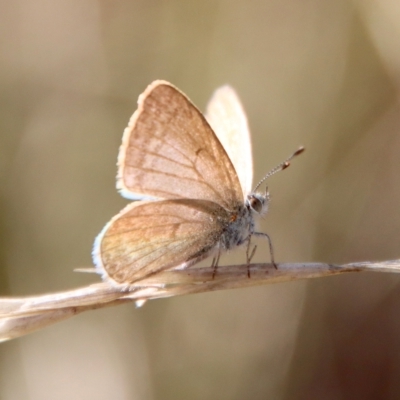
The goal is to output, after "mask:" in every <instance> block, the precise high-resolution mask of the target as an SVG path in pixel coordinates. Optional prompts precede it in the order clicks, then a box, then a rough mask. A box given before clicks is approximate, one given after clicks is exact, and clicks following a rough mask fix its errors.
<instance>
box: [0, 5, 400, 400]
mask: <svg viewBox="0 0 400 400" xmlns="http://www.w3.org/2000/svg"><path fill="white" fill-rule="evenodd" d="M0 8H1V13H0V89H1V90H0V295H1V296H21V295H33V294H42V293H48V292H54V291H60V290H66V289H71V288H76V287H80V286H84V285H87V284H89V283H92V282H98V281H99V278H98V277H97V276H94V275H85V274H79V273H75V272H73V269H74V268H77V267H88V266H91V255H90V254H91V248H92V243H93V240H94V237H95V236H96V235H97V234H98V232H99V231H100V230H101V229H102V227H103V226H104V224H105V223H106V222H107V221H108V220H109V219H110V218H111V217H112V216H113V215H114V214H116V213H117V212H118V211H119V210H120V209H121V208H122V207H123V206H124V205H125V204H127V201H126V200H124V199H123V198H122V197H121V196H119V195H118V193H117V191H116V190H115V175H116V166H115V164H116V160H117V153H118V148H119V145H120V141H121V137H122V132H123V129H124V128H125V126H126V124H127V122H128V120H129V117H130V115H131V114H132V113H133V111H134V110H135V109H136V101H137V97H138V95H139V94H140V93H141V92H142V91H143V90H144V89H145V87H146V86H147V85H148V84H149V83H150V82H151V81H153V80H154V79H166V80H169V81H170V82H172V83H173V84H175V85H176V86H177V87H179V88H180V89H181V90H183V91H184V92H185V93H186V94H187V95H188V96H189V97H190V98H191V99H192V100H193V102H194V103H195V104H196V105H197V106H198V107H199V108H200V109H202V110H204V108H205V105H206V103H207V100H208V99H209V97H210V96H211V94H212V92H213V90H214V89H215V88H216V87H218V86H220V85H223V84H226V83H229V84H231V85H232V86H233V87H235V88H236V90H237V92H238V93H239V95H240V97H241V99H242V102H243V105H244V108H245V110H246V111H247V115H248V119H249V124H250V128H251V131H252V140H253V150H254V162H255V180H256V181H258V180H259V179H260V178H261V177H262V176H263V174H265V173H266V172H267V171H269V170H270V169H271V168H272V167H273V166H275V165H276V164H277V163H279V162H281V161H282V160H283V159H284V158H285V157H286V156H288V155H289V154H290V153H291V152H292V151H294V150H295V149H296V148H297V147H298V145H300V144H301V145H304V146H305V147H306V148H307V151H306V153H305V154H304V155H302V156H301V157H299V158H298V159H296V160H295V162H293V166H292V167H291V168H290V169H288V170H287V171H285V172H283V173H280V174H278V175H276V176H274V177H273V178H271V179H270V180H269V182H268V186H269V189H270V192H271V195H272V201H271V207H270V212H269V214H268V215H267V217H266V218H265V221H263V223H262V227H261V229H262V230H263V231H265V232H268V233H269V234H270V235H271V237H272V239H273V243H274V249H275V254H276V258H277V261H278V262H283V261H297V262H300V261H305V262H307V261H324V262H329V263H343V262H352V261H361V260H389V259H392V258H399V257H400V246H399V237H400V234H399V233H400V214H399V212H398V209H399V203H400V180H399V178H398V177H399V174H400V157H399V152H400V112H399V111H400V105H399V100H398V92H399V87H400V73H399V72H400V51H399V46H400V4H399V3H398V2H396V1H393V0H392V1H391V0H381V1H379V2H375V1H372V0H364V1H345V0H331V1H322V0H319V1H318V0H308V1H301V2H299V1H295V0H264V1H252V2H249V1H244V0H233V1H232V0H230V1H228V0H220V1H209V0H202V1H200V0H198V1H184V0H172V1H157V0H136V1H128V0H117V1H110V0H108V1H107V0H97V1H96V0H87V1H78V0H61V1H57V2H53V1H50V0H37V1H29V0H18V1H13V2H10V1H6V0H1V1H0ZM244 257H245V256H244V250H243V249H239V250H237V251H235V252H234V253H232V254H230V255H229V256H225V257H223V259H222V260H221V264H222V263H226V264H227V263H243V262H244V259H245V258H244ZM257 257H258V258H257V261H263V260H264V261H265V260H266V259H267V260H268V259H269V258H268V257H269V255H268V253H267V252H263V251H262V250H260V251H258V252H257ZM399 285H400V277H398V276H396V275H390V274H372V273H371V274H368V273H364V274H353V275H351V274H349V275H344V276H339V277H331V278H326V279H319V280H315V281H304V282H293V283H283V284H276V285H271V286H264V287H259V288H251V289H242V290H232V291H226V292H219V293H207V294H201V295H193V296H187V297H182V298H172V299H166V300H158V301H151V302H149V303H147V304H146V305H145V306H144V307H143V308H141V309H135V308H134V305H133V304H132V305H125V306H121V307H116V308H110V309H106V310H99V311H95V312H89V313H84V314H81V315H79V316H77V317H75V318H72V319H70V320H67V321H65V322H62V323H59V324H56V325H54V326H51V327H49V328H46V329H44V330H42V331H39V332H36V333H34V334H31V335H29V336H26V337H22V338H20V339H16V340H13V341H10V342H6V343H2V344H1V345H0V398H1V399H5V400H9V399H28V398H29V399H34V400H35V399H40V400H43V399H45V400H46V399H49V400H50V399H60V400H64V399H71V398H74V399H139V400H141V399H178V400H179V399H238V400H239V399H244V398H246V399H355V398H358V399H394V398H399V396H400V379H399V378H400V318H399V315H400V291H399Z"/></svg>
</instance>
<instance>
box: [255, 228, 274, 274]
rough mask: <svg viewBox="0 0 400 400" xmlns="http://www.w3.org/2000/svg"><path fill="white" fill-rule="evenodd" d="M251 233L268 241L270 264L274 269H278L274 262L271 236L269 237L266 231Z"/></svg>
mask: <svg viewBox="0 0 400 400" xmlns="http://www.w3.org/2000/svg"><path fill="white" fill-rule="evenodd" d="M253 235H255V236H261V237H264V238H267V240H268V243H269V254H270V255H271V264H272V265H273V266H274V267H275V269H278V266H277V265H276V263H275V257H274V248H273V246H272V241H271V238H270V237H269V235H268V234H267V233H263V232H254V233H253Z"/></svg>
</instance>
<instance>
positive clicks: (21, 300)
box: [0, 260, 400, 341]
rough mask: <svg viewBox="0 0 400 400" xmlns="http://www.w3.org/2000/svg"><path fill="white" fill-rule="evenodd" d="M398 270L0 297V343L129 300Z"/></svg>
mask: <svg viewBox="0 0 400 400" xmlns="http://www.w3.org/2000/svg"><path fill="white" fill-rule="evenodd" d="M360 271H372V272H400V260H392V261H383V262H356V263H351V264H344V265H332V264H324V263H287V264H278V269H275V268H274V267H272V266H271V265H269V264H252V265H251V266H250V278H249V277H248V267H247V266H246V265H236V266H224V267H218V270H217V274H216V275H215V277H213V276H212V275H213V271H212V269H211V268H207V267H206V268H191V269H185V270H175V271H164V272H161V273H158V274H156V275H153V276H150V277H147V278H145V279H143V280H140V281H138V282H137V283H135V284H133V285H131V286H126V285H125V286H115V285H111V284H109V283H98V284H93V285H90V286H87V287H83V288H79V289H74V290H70V291H65V292H59V293H51V294H45V295H40V296H31V297H5V298H0V341H6V340H10V339H13V338H16V337H19V336H22V335H26V334H28V333H30V332H33V331H36V330H38V329H41V328H44V327H45V326H47V325H50V324H52V323H54V322H58V321H62V320H64V319H67V318H69V317H71V316H73V315H76V314H79V313H81V312H83V311H87V310H94V309H97V308H102V307H109V306H114V305H118V304H122V303H125V302H131V301H135V302H136V304H137V305H142V304H143V303H144V302H145V301H147V300H151V299H158V298H163V297H172V296H181V295H185V294H193V293H203V292H210V291H214V290H223V289H235V288H244V287H250V286H259V285H264V284H268V283H277V282H285V281H294V280H299V279H308V278H321V277H326V276H331V275H338V274H342V273H345V272H360Z"/></svg>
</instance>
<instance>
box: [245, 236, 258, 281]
mask: <svg viewBox="0 0 400 400" xmlns="http://www.w3.org/2000/svg"><path fill="white" fill-rule="evenodd" d="M250 247H251V235H249V238H248V239H247V249H246V263H247V276H248V277H249V278H250V262H251V259H252V258H253V257H254V254H255V253H256V250H257V245H255V246H254V247H253V250H252V251H251V254H250V255H249V251H250Z"/></svg>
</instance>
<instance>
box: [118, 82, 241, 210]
mask: <svg viewBox="0 0 400 400" xmlns="http://www.w3.org/2000/svg"><path fill="white" fill-rule="evenodd" d="M118 165H119V171H118V183H117V186H118V188H119V189H120V191H121V193H122V194H123V195H124V196H125V197H128V198H132V199H140V198H146V197H150V198H163V199H176V198H191V199H202V200H211V201H214V202H216V203H218V204H220V205H221V206H223V207H225V208H227V209H230V208H232V204H237V202H243V193H242V189H241V186H240V182H239V179H238V176H237V174H236V171H235V168H234V167H233V164H232V162H231V160H230V159H229V157H228V155H227V153H226V152H225V150H224V148H223V147H222V145H221V143H220V142H219V140H218V139H217V137H216V135H215V133H214V132H213V131H212V129H211V127H210V126H209V124H208V122H207V121H206V119H205V118H204V116H203V115H202V114H201V113H200V111H199V110H198V109H197V108H196V107H195V106H194V105H193V104H192V103H191V102H190V100H189V99H188V98H187V97H186V96H185V95H184V94H183V93H181V92H180V91H179V90H178V89H176V88H175V87H174V86H172V85H171V84H169V83H167V82H163V81H156V82H153V83H152V84H151V85H150V86H149V87H148V88H147V89H146V91H145V92H144V93H143V94H142V95H141V96H140V98H139V101H138V110H137V111H136V112H135V113H134V114H133V116H132V118H131V121H130V123H129V126H128V127H127V128H126V130H125V132H124V137H123V143H122V146H121V149H120V153H119V157H118Z"/></svg>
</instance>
